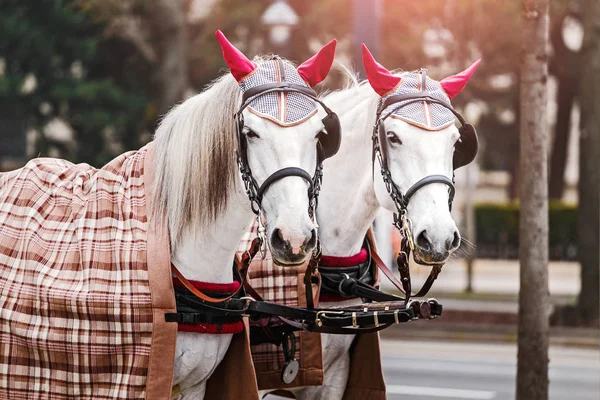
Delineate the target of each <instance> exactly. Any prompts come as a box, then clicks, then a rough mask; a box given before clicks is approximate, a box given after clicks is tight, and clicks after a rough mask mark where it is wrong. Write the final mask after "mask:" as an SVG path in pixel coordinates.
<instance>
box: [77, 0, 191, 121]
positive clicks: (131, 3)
mask: <svg viewBox="0 0 600 400" xmlns="http://www.w3.org/2000/svg"><path fill="white" fill-rule="evenodd" d="M76 1H77V4H78V6H79V7H80V8H81V9H82V10H86V11H87V12H88V13H89V14H91V15H93V16H94V19H95V21H96V22H97V23H98V24H100V25H101V26H102V27H103V30H102V36H103V39H104V40H103V41H102V42H101V46H100V47H101V50H102V55H103V57H102V58H103V59H104V60H106V61H105V62H104V65H103V68H104V71H105V73H107V74H109V75H111V76H121V79H120V80H119V81H120V82H122V83H126V82H128V81H130V80H134V81H135V80H136V78H135V77H141V78H142V79H143V83H144V86H145V88H144V90H145V92H146V94H147V95H148V96H149V97H150V98H151V99H152V100H153V107H152V110H151V115H149V116H148V117H150V118H151V119H154V120H156V119H157V118H156V117H158V116H159V115H162V114H164V113H166V112H167V111H168V110H169V109H170V108H171V107H172V106H173V105H175V104H177V103H178V102H179V101H181V99H182V98H183V97H184V95H185V92H186V90H187V89H188V88H189V79H188V58H189V54H188V35H187V31H188V25H189V23H188V20H187V13H188V12H189V8H190V2H191V0H154V1H146V0H76ZM115 53H116V54H118V56H115ZM124 65H126V68H124ZM137 79H139V78H137Z"/></svg>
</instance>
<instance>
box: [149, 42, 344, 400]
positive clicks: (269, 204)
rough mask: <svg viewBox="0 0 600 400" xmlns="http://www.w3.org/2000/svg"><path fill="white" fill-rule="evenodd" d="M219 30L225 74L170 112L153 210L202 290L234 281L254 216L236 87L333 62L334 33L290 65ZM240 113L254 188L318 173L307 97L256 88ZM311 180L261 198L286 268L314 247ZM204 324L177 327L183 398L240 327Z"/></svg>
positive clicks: (323, 68) (308, 75) (292, 76)
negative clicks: (243, 168)
mask: <svg viewBox="0 0 600 400" xmlns="http://www.w3.org/2000/svg"><path fill="white" fill-rule="evenodd" d="M217 37H218V39H219V42H220V44H221V48H222V50H223V57H224V59H225V61H226V63H227V64H228V66H229V68H230V71H231V75H229V74H227V75H224V76H222V77H221V78H219V79H217V80H216V81H215V82H213V83H212V84H211V85H210V86H209V87H208V88H207V89H206V90H205V91H204V92H202V93H200V94H198V95H196V96H194V97H191V98H190V99H188V100H186V101H185V102H183V103H182V104H180V105H178V106H177V107H175V108H174V109H173V110H171V111H170V112H169V113H168V114H167V115H166V116H165V118H164V119H163V120H162V122H161V124H160V126H159V127H158V130H157V132H156V137H155V142H156V148H157V150H158V154H157V158H156V169H157V171H158V174H157V179H156V182H155V184H156V191H157V199H158V201H157V208H156V210H155V213H156V215H157V217H158V219H159V221H166V223H167V224H168V227H169V236H170V241H171V250H172V258H171V260H172V263H173V265H174V266H175V267H177V269H178V270H179V271H180V272H181V273H182V274H183V276H185V278H187V279H188V280H190V281H196V283H197V284H199V286H200V287H202V282H208V283H211V284H224V285H231V284H232V282H233V281H234V277H233V272H232V267H231V266H232V261H233V259H234V255H235V252H236V247H237V245H238V243H239V241H240V239H241V238H242V236H243V234H244V233H245V232H246V228H247V227H248V226H249V224H250V223H251V221H252V219H253V213H252V211H251V207H250V205H251V204H250V202H249V200H248V197H247V194H246V192H245V190H244V185H243V184H242V181H241V179H240V178H239V175H238V173H237V172H236V171H237V168H238V165H237V163H236V150H238V149H240V148H239V147H238V143H237V140H238V139H237V138H236V135H237V134H236V127H235V123H237V122H235V123H234V120H233V118H232V116H233V115H234V114H235V113H236V112H237V111H238V108H239V107H240V104H241V97H242V92H247V91H249V90H251V89H252V88H254V87H257V86H259V85H264V84H270V83H281V82H289V83H293V84H295V85H301V86H304V87H311V86H314V85H316V84H318V83H319V82H321V81H322V80H323V79H325V77H326V76H327V74H328V72H329V69H330V68H331V64H332V62H333V57H334V52H335V44H336V42H335V40H333V41H332V42H330V43H329V44H327V45H326V46H325V47H323V48H322V49H321V50H320V51H319V52H318V53H317V54H316V55H315V56H313V57H312V58H311V59H309V60H308V61H306V62H305V63H303V64H302V65H300V66H299V67H298V68H296V67H295V66H293V65H292V64H291V63H289V62H288V61H285V60H282V59H280V58H277V57H263V58H256V59H255V60H254V61H250V60H249V59H248V58H246V57H245V56H244V55H243V54H242V53H241V52H240V51H239V50H237V49H236V48H235V47H234V46H233V45H231V43H229V42H228V41H227V39H225V37H224V36H223V34H221V33H220V32H217ZM232 76H233V78H235V79H232ZM240 89H241V90H240ZM242 117H243V126H241V127H240V128H241V130H242V132H240V134H241V135H243V136H244V141H245V146H244V149H243V150H245V152H246V154H245V155H244V157H245V158H246V162H247V166H248V167H249V168H250V169H251V171H252V176H253V178H254V180H255V181H256V183H257V184H258V185H260V184H262V183H263V182H264V181H265V180H266V179H267V178H268V177H269V176H270V175H271V174H273V173H274V172H276V171H278V170H281V169H283V168H286V167H296V168H300V169H302V170H304V171H315V168H316V163H317V140H318V135H319V134H320V133H321V132H322V131H323V124H322V122H321V119H320V118H319V117H318V116H317V104H316V103H315V102H314V101H313V100H312V99H310V98H308V97H306V96H303V95H302V94H300V93H294V92H292V93H286V92H272V93H267V94H262V95H261V94H259V95H256V96H254V97H251V99H249V104H248V106H247V107H246V108H245V109H244V110H243V112H242ZM308 187H309V183H308V182H307V181H306V180H305V179H302V178H301V177H298V176H287V177H285V178H283V179H279V180H277V181H275V182H273V183H272V184H271V185H270V186H269V187H268V189H267V190H266V191H265V192H264V194H263V195H262V199H261V202H260V206H261V210H262V212H261V215H260V218H262V223H264V224H265V226H266V233H265V235H266V237H267V238H269V240H267V242H268V244H269V248H270V250H271V252H272V254H273V256H274V257H275V258H276V259H277V261H278V262H279V263H280V264H282V265H287V264H296V263H298V262H303V261H304V260H305V259H306V258H307V257H308V256H310V255H311V254H312V250H313V248H314V247H315V244H316V235H315V226H314V223H313V221H312V220H311V218H310V217H309V208H310V207H309V197H308V196H307V191H308ZM209 328H210V327H209ZM198 329H199V330H198ZM206 329H207V328H206V327H202V326H200V327H187V328H186V329H185V330H187V331H182V329H180V332H178V335H177V348H176V359H175V371H174V381H173V384H174V385H178V387H179V390H180V393H181V395H180V398H181V399H200V398H203V396H204V393H205V386H206V381H207V379H208V378H209V377H210V375H211V374H212V372H213V371H214V370H215V368H216V367H217V365H218V364H219V363H220V362H221V360H222V359H223V357H224V355H225V353H226V352H227V349H228V346H229V344H230V341H231V338H232V333H235V332H239V331H240V330H241V329H242V326H241V323H236V324H234V326H230V327H227V326H225V327H223V328H222V329H224V330H225V332H228V333H227V334H216V333H199V332H207V330H206ZM208 331H210V329H209V330H208ZM224 390H226V389H224Z"/></svg>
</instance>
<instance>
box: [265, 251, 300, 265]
mask: <svg viewBox="0 0 600 400" xmlns="http://www.w3.org/2000/svg"><path fill="white" fill-rule="evenodd" d="M271 256H272V259H273V263H274V264H275V265H277V266H278V267H299V266H301V265H303V264H304V263H305V262H306V258H303V259H302V260H290V259H288V258H286V257H285V256H284V257H276V256H274V255H273V253H271Z"/></svg>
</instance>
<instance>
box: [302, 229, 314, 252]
mask: <svg viewBox="0 0 600 400" xmlns="http://www.w3.org/2000/svg"><path fill="white" fill-rule="evenodd" d="M316 245H317V231H316V230H315V229H313V230H312V231H310V238H308V239H307V240H305V241H304V248H305V249H312V248H314V247H315V246H316Z"/></svg>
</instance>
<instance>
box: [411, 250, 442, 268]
mask: <svg viewBox="0 0 600 400" xmlns="http://www.w3.org/2000/svg"><path fill="white" fill-rule="evenodd" d="M413 258H414V260H415V262H416V263H417V264H420V265H427V266H430V267H435V266H436V265H440V264H445V263H446V262H447V261H448V259H449V258H450V254H448V255H447V256H446V257H437V256H435V255H434V256H431V255H427V254H423V253H422V252H421V251H419V249H415V251H414V252H413Z"/></svg>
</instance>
